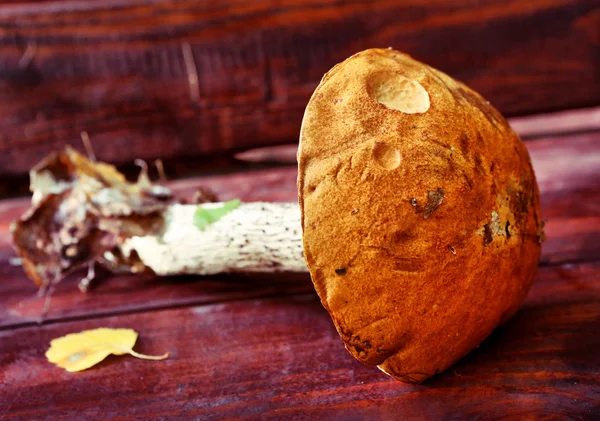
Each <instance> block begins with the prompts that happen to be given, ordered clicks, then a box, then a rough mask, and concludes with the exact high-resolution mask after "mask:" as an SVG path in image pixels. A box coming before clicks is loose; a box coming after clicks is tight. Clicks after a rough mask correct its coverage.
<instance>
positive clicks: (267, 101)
mask: <svg viewBox="0 0 600 421" xmlns="http://www.w3.org/2000/svg"><path fill="white" fill-rule="evenodd" d="M3 3H4V4H2V5H0V26H1V27H2V28H3V29H2V31H0V50H1V53H2V54H1V57H2V58H1V59H0V114H1V115H2V120H1V122H0V133H2V136H0V178H7V177H14V176H19V175H23V174H26V173H27V171H28V170H29V168H31V166H32V165H33V164H34V163H35V162H37V161H38V160H39V159H40V158H42V157H43V156H44V155H46V154H47V153H49V152H50V151H53V150H56V149H58V148H61V147H62V146H63V145H64V144H65V143H72V144H75V145H79V144H80V140H79V135H80V132H81V131H82V130H87V131H88V132H89V134H90V136H91V138H92V140H93V143H94V147H95V149H96V154H97V155H98V157H99V158H100V159H102V160H105V161H111V162H117V163H119V164H124V163H129V162H132V161H133V160H134V159H136V158H143V159H148V160H150V159H153V158H156V157H161V158H163V159H176V158H178V157H184V156H185V157H194V156H200V155H208V154H210V155H213V154H218V153H226V152H227V151H231V150H241V149H247V148H250V147H257V146H263V145H267V144H280V143H287V142H290V141H295V140H296V139H297V135H298V131H299V128H300V121H301V117H302V113H303V110H304V107H305V105H306V103H307V101H308V98H309V96H310V94H311V92H312V91H313V89H314V88H315V86H316V84H317V83H318V81H319V80H320V78H321V76H322V75H323V73H324V72H326V71H327V70H328V69H330V68H331V67H332V66H333V65H334V64H336V63H338V62H340V61H342V60H343V59H345V58H346V57H348V56H350V55H352V54H354V53H355V52H357V51H359V50H362V49H365V48H369V47H387V46H393V47H395V48H398V49H401V50H404V51H406V52H408V53H410V54H412V55H414V56H415V57H416V58H418V59H421V60H423V61H425V62H427V63H429V64H431V65H433V66H435V67H439V68H441V69H442V70H444V71H446V72H447V73H449V74H450V75H452V76H454V77H456V78H458V79H460V80H463V81H465V82H467V83H468V84H469V85H471V86H472V87H473V88H475V89H476V90H477V91H479V92H481V93H482V94H483V95H484V96H485V97H486V98H487V99H489V100H490V101H491V102H492V103H493V104H494V105H496V106H497V107H498V108H499V109H500V110H501V111H502V112H504V113H505V114H507V115H513V114H524V113H531V112H534V111H541V110H561V109H565V108H574V107H583V106H593V105H598V104H600V80H599V73H598V69H599V67H600V59H599V55H598V49H599V48H600V45H599V43H600V36H599V32H598V28H599V27H600V13H599V12H598V4H597V0H573V1H565V0H529V1H521V0H509V1H506V0H468V1H463V0H460V1H459V0H450V1H438V0H428V1H425V2H421V1H419V2H417V1H414V0H400V1H398V0H384V1H377V2H375V1H370V0H342V1H339V0H309V1H287V2H281V1H278V0H253V1H238V0H224V1H220V2H202V1H201V2H198V1H191V0H186V1H178V2H172V1H168V0H155V1H151V2H149V1H146V0H109V1H93V2H92V1H89V2H81V1H58V0H56V1H44V2H34V1H31V2H19V3H16V2H3ZM188 45H189V50H188ZM184 51H185V52H188V53H191V54H184ZM186 56H187V57H188V59H187V63H186V59H185V57H186ZM190 58H191V59H190ZM192 64H193V65H192ZM194 69H195V70H194ZM194 72H195V73H197V76H198V85H197V91H196V90H195V88H194V87H190V85H189V83H188V79H189V75H190V74H193V73H194Z"/></svg>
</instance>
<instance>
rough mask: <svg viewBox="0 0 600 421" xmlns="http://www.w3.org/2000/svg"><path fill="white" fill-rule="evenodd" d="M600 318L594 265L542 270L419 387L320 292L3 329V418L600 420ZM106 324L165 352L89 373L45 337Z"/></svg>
mask: <svg viewBox="0 0 600 421" xmlns="http://www.w3.org/2000/svg"><path fill="white" fill-rule="evenodd" d="M599 322H600V265H599V264H598V263H594V264H582V265H567V266H561V267H545V268H541V270H540V273H539V275H538V278H537V280H536V282H535V284H534V288H533V289H532V291H531V293H530V294H529V297H528V299H527V301H526V303H525V305H524V307H523V308H522V309H521V311H520V312H519V313H518V314H517V315H516V316H515V317H514V318H513V319H512V320H511V321H509V322H508V323H507V324H506V325H505V326H503V327H501V328H498V329H497V330H496V331H495V332H494V333H493V334H492V335H491V336H490V337H489V338H488V339H487V340H486V341H484V342H483V344H482V345H481V347H480V348H479V349H477V350H475V351H473V352H471V353H470V354H469V355H468V356H467V357H465V358H464V359H463V360H462V361H460V362H459V363H458V364H456V365H455V366H454V367H452V368H451V369H449V370H447V371H446V372H444V373H442V374H441V375H438V376H436V377H434V378H433V379H431V380H430V381H429V382H427V383H425V384H424V385H420V386H412V385H406V384H402V383H399V382H396V381H394V380H392V379H391V378H389V377H387V376H385V375H383V374H382V373H380V372H379V371H378V370H376V369H374V368H372V367H367V366H364V365H362V364H360V363H359V362H357V361H355V360H354V359H353V358H352V357H351V356H350V355H349V354H348V353H347V352H346V350H345V349H344V347H343V343H342V341H341V340H340V339H339V337H338V335H337V333H336V332H335V330H334V328H333V326H332V323H331V321H330V318H329V316H328V315H327V313H326V312H325V310H324V309H323V308H322V307H321V304H320V303H319V302H318V299H317V297H316V294H302V295H294V296H288V297H277V298H272V299H261V300H243V301H238V302H231V303H219V304H214V305H204V306H195V307H186V308H181V309H172V310H163V311H153V312H143V313H139V314H131V315H120V316H117V317H108V318H96V319H93V320H83V321H74V322H63V323H57V324H50V325H46V326H41V327H31V328H22V329H13V330H10V331H1V332H0V343H2V351H3V352H2V353H1V354H0V372H2V373H3V382H2V385H1V386H0V387H1V390H0V392H1V394H2V403H0V417H2V416H3V417H2V419H6V420H17V419H22V420H30V419H45V418H47V417H52V418H53V419H75V418H77V419H99V418H102V419H107V418H110V419H117V420H120V419H131V418H137V419H192V418H194V419H207V420H211V419H215V420H216V419H224V418H227V419H258V418H260V419H307V420H313V419H340V420H365V419H378V420H387V419H390V420H393V419H398V417H399V416H400V415H401V416H400V417H401V419H403V420H446V419H460V420H480V419H573V420H594V419H597V418H598V417H600V407H599V405H598V404H599V402H600V354H598V348H599V347H600V331H599V330H598V323H599ZM99 326H108V327H130V328H133V329H136V330H137V331H139V332H140V340H139V343H138V345H137V346H136V350H138V351H139V352H145V353H149V354H160V353H163V352H164V351H166V350H169V351H170V352H171V357H170V358H169V359H167V360H166V361H162V362H150V361H141V360H136V359H134V358H132V357H129V356H125V357H120V358H117V357H109V358H108V359H107V360H106V361H105V362H103V363H101V364H100V365H99V366H98V367H96V368H93V369H91V370H89V371H85V372H81V373H67V372H65V371H63V370H62V369H59V368H57V367H54V366H52V365H51V364H49V363H48V362H46V361H45V359H44V352H45V350H46V347H47V345H48V343H49V341H50V340H51V339H53V338H55V337H58V336H61V335H64V334H67V333H71V332H77V331H80V330H82V329H88V328H94V327H99ZM99 401H101V402H102V404H101V405H99V404H98V402H99Z"/></svg>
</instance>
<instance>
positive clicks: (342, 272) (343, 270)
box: [335, 267, 348, 276]
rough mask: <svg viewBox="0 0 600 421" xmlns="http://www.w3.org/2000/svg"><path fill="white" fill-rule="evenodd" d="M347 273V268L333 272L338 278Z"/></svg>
mask: <svg viewBox="0 0 600 421" xmlns="http://www.w3.org/2000/svg"><path fill="white" fill-rule="evenodd" d="M347 272H348V268H345V267H341V268H337V269H336V270H335V274H336V275H339V276H344V275H345V274H346V273H347Z"/></svg>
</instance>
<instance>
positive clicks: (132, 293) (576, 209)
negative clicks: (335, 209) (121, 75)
mask: <svg viewBox="0 0 600 421" xmlns="http://www.w3.org/2000/svg"><path fill="white" fill-rule="evenodd" d="M528 146H529V150H530V152H531V156H532V160H533V164H534V168H535V170H536V173H537V178H538V181H539V185H540V189H541V196H542V216H543V218H544V219H545V220H546V228H545V231H546V234H547V237H548V238H547V240H546V242H545V243H544V246H543V248H542V264H557V263H560V262H565V261H573V262H576V261H591V260H598V258H599V257H600V188H599V187H598V186H599V185H600V165H599V163H600V133H593V134H579V135H570V136H567V137H552V138H547V139H538V140H535V141H532V142H529V143H528ZM199 185H205V186H208V187H210V188H211V189H213V190H214V191H215V192H216V193H218V195H219V196H220V197H221V199H222V200H229V199H232V198H236V197H237V198H241V199H242V200H244V201H261V200H264V201H293V200H296V197H297V193H296V167H295V166H294V167H281V168H274V169H269V170H262V171H256V172H250V173H238V174H226V175H219V176H212V177H200V178H193V179H189V180H178V181H174V182H172V183H171V186H172V187H173V188H174V189H175V190H176V191H177V192H179V194H181V195H182V196H184V197H190V196H192V195H193V193H194V191H195V189H197V188H198V186H199ZM27 206H28V200H25V199H16V200H10V201H3V202H0V297H3V299H2V301H1V302H0V328H8V327H10V326H15V325H27V324H33V323H36V322H37V321H38V319H39V315H40V314H41V312H42V308H43V299H42V298H39V297H37V296H36V294H35V291H36V288H35V286H34V285H33V283H32V282H30V281H29V280H28V279H26V278H25V275H24V273H23V271H22V268H20V267H11V266H10V265H9V264H8V261H9V258H10V257H11V256H14V252H13V251H12V250H11V247H10V235H9V231H8V229H9V223H10V221H11V220H13V219H14V218H16V217H18V215H20V214H21V213H22V212H23V211H24V209H25V208H26V207H27ZM76 282H77V277H71V278H69V279H68V280H65V281H64V282H62V283H61V284H60V285H59V287H58V289H57V291H56V293H55V294H54V296H53V297H54V298H53V301H52V306H51V309H50V312H49V314H48V320H59V319H65V318H67V319H71V318H81V317H94V316H96V315H102V314H108V313H112V312H114V313H120V312H135V311H141V310H144V309H152V308H164V307H167V306H181V305H191V304H200V303H207V302H219V301H228V300H235V299H239V298H241V297H258V296H265V295H273V294H289V293H294V292H299V291H311V290H312V285H311V284H310V281H309V280H308V278H307V277H299V278H290V277H289V276H288V275H285V276H275V277H272V278H264V279H262V280H254V281H251V280H250V278H244V279H242V278H239V277H234V278H229V280H228V281H227V282H224V281H223V279H220V278H214V277H211V278H208V279H206V278H200V279H199V278H197V277H181V278H178V279H154V278H152V277H147V276H146V277H133V276H130V277H129V276H125V277H124V276H114V277H109V278H108V279H106V280H103V281H101V282H99V283H98V286H97V287H96V288H95V289H94V290H93V291H92V292H91V293H89V294H81V293H80V292H79V291H78V290H77V288H76V285H75V284H76Z"/></svg>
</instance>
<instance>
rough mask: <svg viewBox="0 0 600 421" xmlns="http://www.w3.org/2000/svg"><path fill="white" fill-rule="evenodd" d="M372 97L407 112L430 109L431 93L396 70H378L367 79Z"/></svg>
mask: <svg viewBox="0 0 600 421" xmlns="http://www.w3.org/2000/svg"><path fill="white" fill-rule="evenodd" d="M367 92H368V94H369V96H370V97H371V98H373V99H374V100H375V101H377V102H379V103H380V104H383V105H385V106H386V107H387V108H389V109H392V110H396V111H401V112H403V113H406V114H420V113H424V112H426V111H427V110H429V106H430V102H429V94H428V93H427V91H426V90H425V88H423V86H422V85H421V84H420V83H419V82H417V81H415V80H412V79H408V78H406V77H405V76H403V75H401V74H398V73H394V72H388V71H384V72H377V73H374V74H372V75H371V76H370V77H369V79H368V80H367Z"/></svg>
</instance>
